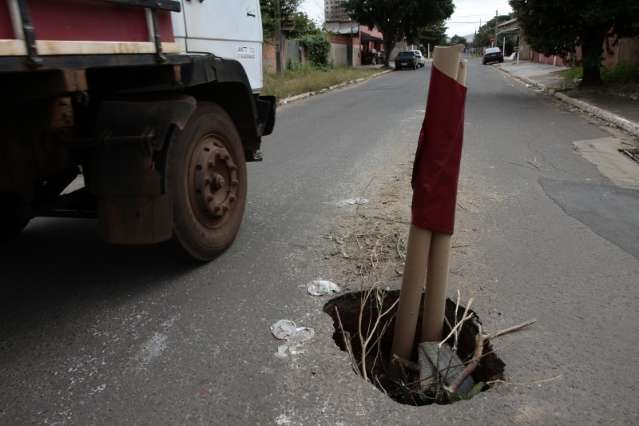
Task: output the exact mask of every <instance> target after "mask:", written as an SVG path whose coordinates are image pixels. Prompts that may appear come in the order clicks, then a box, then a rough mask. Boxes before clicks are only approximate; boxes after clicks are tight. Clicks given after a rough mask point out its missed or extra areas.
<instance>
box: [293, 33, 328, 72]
mask: <svg viewBox="0 0 639 426" xmlns="http://www.w3.org/2000/svg"><path fill="white" fill-rule="evenodd" d="M299 41H300V44H301V45H302V46H303V47H304V48H305V49H306V50H307V51H308V59H309V60H310V61H311V63H312V64H313V65H315V66H317V67H325V66H327V65H328V53H329V52H330V50H331V44H330V43H329V42H328V40H326V37H324V35H323V34H309V35H306V36H304V37H302V38H301V39H300V40H299Z"/></svg>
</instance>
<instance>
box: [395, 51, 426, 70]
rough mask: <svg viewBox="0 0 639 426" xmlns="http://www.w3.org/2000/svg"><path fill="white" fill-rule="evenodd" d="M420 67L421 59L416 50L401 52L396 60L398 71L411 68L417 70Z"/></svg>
mask: <svg viewBox="0 0 639 426" xmlns="http://www.w3.org/2000/svg"><path fill="white" fill-rule="evenodd" d="M420 66H421V65H420V63H419V58H418V56H417V54H416V53H415V51H414V50H406V51H403V52H399V53H398V54H397V57H396V58H395V69H396V70H401V69H402V68H411V69H414V70H416V69H417V68H419V67H420Z"/></svg>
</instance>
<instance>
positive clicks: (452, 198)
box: [412, 66, 466, 234]
mask: <svg viewBox="0 0 639 426" xmlns="http://www.w3.org/2000/svg"><path fill="white" fill-rule="evenodd" d="M465 102H466V87H464V86H463V85H461V84H459V83H458V82H457V81H456V80H453V79H452V78H450V77H448V76H447V75H446V74H444V73H442V72H441V71H439V70H438V69H437V68H435V67H434V66H433V67H432V73H431V77H430V86H429V89H428V103H427V106H426V117H425V118H424V123H423V124H422V131H421V133H420V135H419V144H418V146H417V152H416V153H415V164H414V166H413V179H412V186H413V205H412V223H413V225H415V226H417V227H419V228H423V229H429V230H431V231H433V232H438V233H441V234H452V233H453V230H454V227H455V206H456V204H457V182H458V180H459V164H460V161H461V151H462V143H463V140H464V105H465Z"/></svg>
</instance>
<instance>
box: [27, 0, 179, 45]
mask: <svg viewBox="0 0 639 426" xmlns="http://www.w3.org/2000/svg"><path fill="white" fill-rule="evenodd" d="M28 4H29V9H30V12H31V18H32V20H33V26H34V29H35V33H36V37H37V39H38V40H68V41H114V42H119V41H133V42H135V41H149V32H148V29H147V26H146V16H145V12H144V9H143V8H139V7H128V6H118V5H113V4H109V3H103V2H100V1H87V0H29V1H28ZM159 27H160V34H161V36H162V41H165V42H172V41H174V38H173V29H172V26H171V16H170V12H162V13H161V14H160V17H159Z"/></svg>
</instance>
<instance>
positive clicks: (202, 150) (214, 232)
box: [167, 102, 246, 261]
mask: <svg viewBox="0 0 639 426" xmlns="http://www.w3.org/2000/svg"><path fill="white" fill-rule="evenodd" d="M167 181H168V187H169V191H170V193H171V195H172V200H173V221H174V224H173V233H174V238H175V241H176V242H177V245H178V247H179V248H180V249H181V250H182V251H183V252H184V253H185V254H187V255H188V256H189V257H191V258H193V259H196V260H199V261H208V260H211V259H213V258H214V257H216V256H217V255H218V254H220V253H221V252H222V251H224V250H225V249H226V248H227V247H229V246H230V245H231V243H232V242H233V240H234V239H235V236H236V235H237V232H238V231H239V229H240V224H241V222H242V217H243V216H244V206H245V204H246V162H245V158H244V149H243V147H242V140H241V138H240V135H239V134H238V132H237V129H236V128H235V125H234V124H233V120H232V119H231V117H229V115H228V114H227V113H226V111H224V110H223V109H222V108H220V107H219V106H218V105H216V104H214V103H209V102H202V103H200V104H199V105H198V107H197V109H196V110H195V112H194V113H193V115H192V116H191V118H190V119H189V121H188V123H187V124H186V126H185V128H184V130H182V131H181V132H180V134H179V135H178V137H177V138H176V140H174V141H173V143H172V144H171V146H170V147H169V158H168V170H167Z"/></svg>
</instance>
